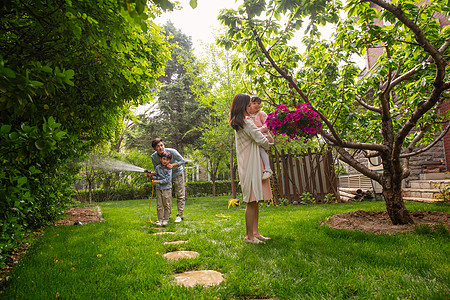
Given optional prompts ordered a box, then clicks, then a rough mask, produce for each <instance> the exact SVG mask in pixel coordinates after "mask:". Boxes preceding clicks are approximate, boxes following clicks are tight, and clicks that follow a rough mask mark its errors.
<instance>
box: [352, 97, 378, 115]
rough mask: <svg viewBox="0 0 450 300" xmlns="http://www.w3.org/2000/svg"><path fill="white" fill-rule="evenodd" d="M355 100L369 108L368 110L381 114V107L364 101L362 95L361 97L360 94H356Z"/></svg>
mask: <svg viewBox="0 0 450 300" xmlns="http://www.w3.org/2000/svg"><path fill="white" fill-rule="evenodd" d="M355 100H356V101H357V102H358V103H359V104H360V105H361V106H363V107H365V108H367V109H368V110H370V111H373V112H376V113H379V114H381V109H380V108H379V107H376V106H372V105H369V104H367V103H366V102H364V101H363V100H362V99H361V97H359V96H358V95H355Z"/></svg>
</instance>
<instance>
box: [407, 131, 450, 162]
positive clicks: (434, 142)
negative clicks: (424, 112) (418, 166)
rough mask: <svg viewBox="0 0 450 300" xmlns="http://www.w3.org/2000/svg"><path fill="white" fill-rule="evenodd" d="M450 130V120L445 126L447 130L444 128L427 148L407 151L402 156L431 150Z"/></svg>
mask: <svg viewBox="0 0 450 300" xmlns="http://www.w3.org/2000/svg"><path fill="white" fill-rule="evenodd" d="M449 130H450V122H449V124H448V125H447V127H446V128H445V130H443V131H442V132H441V134H440V135H439V136H438V137H437V138H436V139H435V140H434V141H433V142H432V143H431V144H429V145H427V146H426V147H425V148H422V149H420V150H418V151H415V152H411V153H406V154H401V155H400V158H406V157H411V156H415V155H418V154H420V153H423V152H425V151H428V150H430V149H431V148H432V147H433V146H434V145H436V144H437V143H438V142H439V141H440V140H441V139H442V138H443V137H444V136H445V135H446V134H447V133H448V131H449Z"/></svg>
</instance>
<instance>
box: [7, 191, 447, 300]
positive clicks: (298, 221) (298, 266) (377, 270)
mask: <svg viewBox="0 0 450 300" xmlns="http://www.w3.org/2000/svg"><path fill="white" fill-rule="evenodd" d="M228 199H229V197H215V198H212V197H203V198H195V199H194V198H191V199H190V200H189V201H188V202H187V203H186V209H185V220H184V221H183V222H182V223H179V224H174V223H173V219H174V217H175V213H176V203H175V201H173V208H172V220H171V222H170V223H169V226H168V227H167V229H166V230H167V231H175V232H176V234H175V235H163V236H155V235H153V234H152V233H154V232H156V230H155V229H153V225H151V224H149V222H148V200H133V201H123V202H107V203H101V204H100V207H101V210H102V212H103V216H104V218H105V221H104V222H102V223H91V224H85V225H83V226H59V227H48V228H45V230H44V234H43V236H41V237H40V238H39V239H38V240H37V241H36V242H35V244H34V245H33V246H32V247H31V249H30V250H29V251H28V253H27V254H26V256H25V257H24V259H23V260H22V261H21V262H20V263H19V264H18V265H17V266H16V267H15V269H14V270H13V272H12V273H11V274H10V279H9V281H8V282H7V284H6V286H5V287H4V290H3V292H2V293H1V294H0V298H1V299H54V298H61V299H252V298H259V299H261V298H272V299H348V298H352V299H449V297H450V292H449V279H450V264H449V257H450V244H449V235H448V233H445V232H444V233H442V231H441V232H431V233H427V234H424V232H427V231H424V230H420V231H418V232H417V233H410V234H397V235H374V234H369V233H361V232H350V231H343V230H332V229H329V228H324V227H321V226H320V225H319V224H320V221H322V220H325V219H326V218H328V217H330V216H332V215H334V214H337V213H342V212H347V211H355V210H384V209H385V207H384V203H383V202H380V201H376V202H362V203H349V204H334V205H310V206H286V207H264V208H262V209H261V211H260V231H261V233H262V234H263V235H266V236H270V237H271V238H272V240H270V241H269V242H267V243H266V244H264V245H253V244H248V243H244V242H243V236H244V207H232V208H230V209H228V208H227V202H228ZM406 205H407V208H408V209H410V210H412V211H419V210H436V211H447V212H448V211H449V210H450V209H449V207H448V206H445V205H437V204H421V203H407V204H406ZM218 214H223V215H225V216H229V218H221V217H217V216H216V215H218ZM155 216H156V209H155V207H152V218H153V219H155ZM177 239H186V240H188V241H189V242H188V243H186V244H182V245H164V244H163V242H164V241H173V240H177ZM176 249H184V250H193V251H197V252H199V253H200V256H199V257H197V258H195V259H184V260H180V261H175V262H173V261H168V260H166V259H165V258H163V257H162V255H161V254H163V253H166V252H169V251H173V250H176ZM203 269H210V270H217V271H221V272H222V273H223V274H224V277H225V278H226V281H225V282H223V283H222V284H220V285H218V286H214V287H210V288H204V287H201V286H196V287H194V288H186V287H183V286H177V285H176V284H175V283H174V280H173V275H174V274H176V273H179V272H183V271H187V270H203Z"/></svg>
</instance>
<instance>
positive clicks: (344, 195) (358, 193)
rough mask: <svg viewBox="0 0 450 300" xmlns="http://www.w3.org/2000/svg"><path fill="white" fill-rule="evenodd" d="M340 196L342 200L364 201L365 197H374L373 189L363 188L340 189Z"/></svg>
mask: <svg viewBox="0 0 450 300" xmlns="http://www.w3.org/2000/svg"><path fill="white" fill-rule="evenodd" d="M338 190H339V197H340V199H341V202H353V201H362V200H363V199H372V198H373V191H372V190H365V191H364V190H362V189H357V188H342V187H340V188H339V189H338Z"/></svg>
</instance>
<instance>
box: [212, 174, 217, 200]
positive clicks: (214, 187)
mask: <svg viewBox="0 0 450 300" xmlns="http://www.w3.org/2000/svg"><path fill="white" fill-rule="evenodd" d="M212 195H213V197H215V196H216V176H213V178H212Z"/></svg>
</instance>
